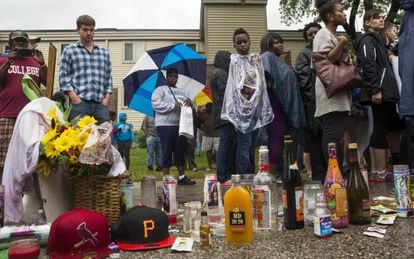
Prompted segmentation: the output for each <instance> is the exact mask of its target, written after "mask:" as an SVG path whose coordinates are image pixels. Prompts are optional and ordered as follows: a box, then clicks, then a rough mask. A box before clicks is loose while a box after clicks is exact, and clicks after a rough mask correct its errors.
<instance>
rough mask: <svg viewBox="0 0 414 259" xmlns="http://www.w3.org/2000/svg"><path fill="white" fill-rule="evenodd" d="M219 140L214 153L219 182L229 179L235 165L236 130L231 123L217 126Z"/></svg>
mask: <svg viewBox="0 0 414 259" xmlns="http://www.w3.org/2000/svg"><path fill="white" fill-rule="evenodd" d="M219 135H220V142H219V147H218V150H217V153H216V165H217V179H218V180H219V182H220V183H224V182H226V181H227V180H230V178H231V173H232V172H234V166H235V161H234V159H235V156H234V155H235V143H234V142H235V139H236V131H235V129H234V127H233V125H231V124H225V125H223V126H221V127H220V128H219Z"/></svg>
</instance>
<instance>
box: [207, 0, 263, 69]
mask: <svg viewBox="0 0 414 259" xmlns="http://www.w3.org/2000/svg"><path fill="white" fill-rule="evenodd" d="M209 2H210V1H205V5H204V12H203V13H204V40H205V44H206V57H207V64H213V62H214V55H215V54H216V52H217V51H218V50H228V51H230V52H234V48H233V39H232V37H233V31H234V29H236V28H239V27H243V28H245V29H246V31H247V32H248V33H249V35H250V39H251V51H252V52H260V39H261V37H262V36H263V35H264V34H265V33H266V31H267V21H266V5H265V4H261V5H248V4H246V5H241V4H239V5H224V4H214V3H211V4H209ZM226 2H227V1H226ZM259 2H263V1H259Z"/></svg>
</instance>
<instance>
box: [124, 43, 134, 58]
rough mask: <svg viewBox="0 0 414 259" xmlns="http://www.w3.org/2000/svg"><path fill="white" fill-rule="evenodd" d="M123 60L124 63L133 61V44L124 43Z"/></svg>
mask: <svg viewBox="0 0 414 259" xmlns="http://www.w3.org/2000/svg"><path fill="white" fill-rule="evenodd" d="M124 60H125V61H133V60H134V44H133V43H125V53H124Z"/></svg>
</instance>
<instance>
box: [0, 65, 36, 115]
mask: <svg viewBox="0 0 414 259" xmlns="http://www.w3.org/2000/svg"><path fill="white" fill-rule="evenodd" d="M6 62H7V57H6V58H0V66H2V65H3V64H4V63H6ZM25 73H27V74H29V75H30V77H32V79H33V80H34V81H35V82H36V83H37V85H39V86H40V82H42V81H43V80H42V72H41V69H40V66H39V63H37V61H36V60H34V59H33V58H21V59H16V60H15V61H14V62H13V64H11V65H10V67H9V69H8V71H7V75H6V78H5V79H4V81H3V82H2V83H0V118H17V115H18V114H19V112H20V111H21V110H22V109H23V107H24V106H25V105H26V104H27V103H29V99H27V97H26V95H24V93H23V90H22V78H23V75H24V74H25Z"/></svg>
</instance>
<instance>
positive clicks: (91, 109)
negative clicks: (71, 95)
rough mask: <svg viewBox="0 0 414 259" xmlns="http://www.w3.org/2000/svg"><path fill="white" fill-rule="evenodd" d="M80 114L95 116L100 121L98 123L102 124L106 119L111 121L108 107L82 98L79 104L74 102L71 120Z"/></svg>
mask: <svg viewBox="0 0 414 259" xmlns="http://www.w3.org/2000/svg"><path fill="white" fill-rule="evenodd" d="M78 115H80V116H81V117H83V116H86V115H89V116H93V117H94V118H95V119H96V120H97V121H98V122H97V124H101V123H103V122H105V121H108V122H109V111H108V107H107V106H105V105H103V104H102V103H99V102H95V101H85V100H82V102H81V103H79V104H72V111H71V112H70V115H69V120H72V119H74V118H75V117H76V116H78Z"/></svg>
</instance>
